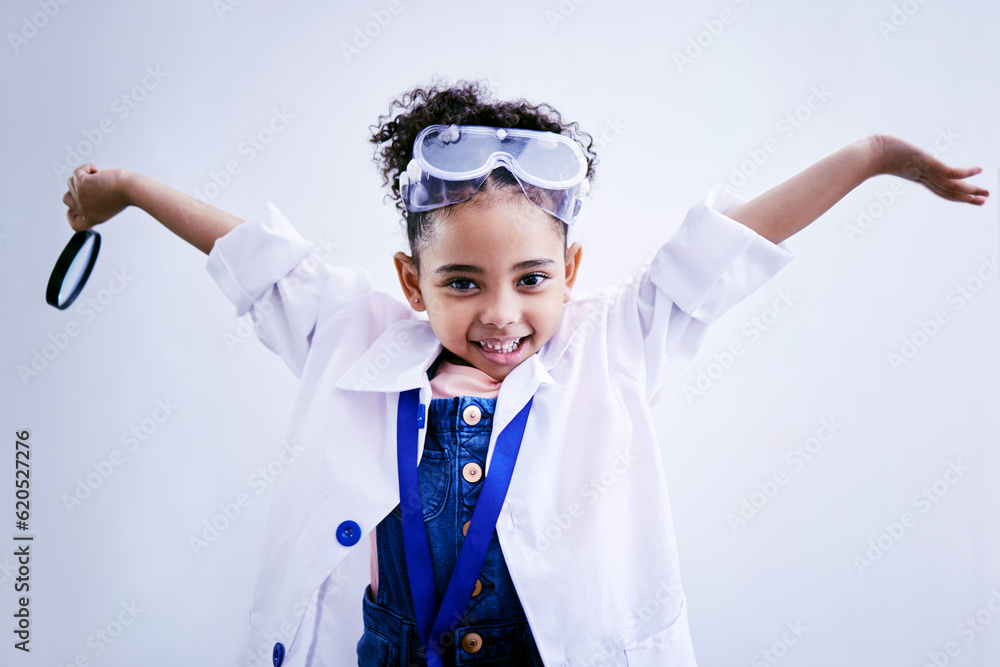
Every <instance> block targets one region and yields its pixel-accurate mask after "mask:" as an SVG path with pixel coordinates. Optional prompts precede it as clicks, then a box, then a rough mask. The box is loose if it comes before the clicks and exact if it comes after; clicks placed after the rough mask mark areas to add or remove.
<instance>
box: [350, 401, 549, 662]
mask: <svg viewBox="0 0 1000 667" xmlns="http://www.w3.org/2000/svg"><path fill="white" fill-rule="evenodd" d="M496 401H497V399H495V398H481V397H478V396H457V397H454V398H432V399H431V402H430V409H429V410H428V416H427V428H428V431H427V435H426V438H425V441H424V453H423V456H422V458H421V459H420V464H419V465H418V466H417V477H418V481H419V484H420V495H421V498H422V502H423V514H424V524H425V526H426V527H427V538H428V541H429V542H430V547H431V561H432V563H433V565H434V585H435V588H436V590H437V599H438V603H439V604H440V601H441V599H443V597H444V593H445V590H446V588H447V586H448V580H449V578H450V577H451V573H452V570H453V569H454V567H455V563H456V561H457V560H458V552H459V548H460V547H461V546H462V539H463V526H464V525H465V524H466V522H467V521H469V520H470V519H472V512H473V510H474V509H475V506H476V500H477V499H478V498H479V493H480V490H481V488H482V486H483V479H484V477H483V469H484V467H485V465H486V452H487V449H488V447H489V443H490V432H491V431H492V429H493V413H494V410H495V408H496ZM376 531H377V533H376V543H377V547H378V594H377V599H376V600H375V601H372V600H371V597H370V596H371V587H370V586H369V587H368V588H367V589H366V591H365V595H364V601H363V614H364V624H365V633H364V635H363V636H362V637H361V641H359V642H358V664H359V665H360V666H361V667H415V666H417V665H420V666H422V665H425V664H426V658H425V655H424V647H423V645H422V644H421V641H420V635H419V632H418V630H417V623H416V620H415V614H414V611H413V602H412V600H411V598H410V585H409V578H408V576H407V573H406V564H405V562H404V557H403V528H402V521H401V519H400V509H399V507H398V506H397V507H396V509H394V510H393V511H392V512H391V513H390V514H389V515H388V516H387V517H386V518H385V519H383V520H382V522H381V523H379V525H378V527H377V528H376ZM442 659H443V662H444V664H445V665H447V666H451V665H527V666H529V667H533V666H541V665H542V660H541V658H540V657H539V655H538V649H537V648H536V647H535V642H534V639H533V638H532V635H531V630H530V629H529V628H528V622H527V620H526V619H525V616H524V610H523V609H522V608H521V602H520V600H519V599H518V597H517V592H516V591H515V590H514V584H513V583H512V582H511V579H510V574H509V572H508V571H507V565H506V563H505V562H504V558H503V553H502V552H501V550H500V541H499V539H498V538H497V534H496V531H494V533H493V540H492V542H491V543H490V547H489V551H487V553H486V560H485V562H484V563H483V567H482V570H481V571H480V574H479V583H477V585H476V592H475V594H474V595H473V597H472V599H471V600H470V602H469V607H468V609H467V610H466V615H465V617H464V619H463V620H462V622H461V623H460V624H459V625H458V626H457V630H456V632H455V636H454V642H452V643H450V645H449V644H445V645H444V649H443V650H442Z"/></svg>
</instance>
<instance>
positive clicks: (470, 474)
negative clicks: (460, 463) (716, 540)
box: [462, 461, 483, 484]
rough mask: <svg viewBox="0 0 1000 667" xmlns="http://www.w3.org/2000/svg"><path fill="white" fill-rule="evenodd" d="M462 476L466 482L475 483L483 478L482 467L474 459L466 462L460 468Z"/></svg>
mask: <svg viewBox="0 0 1000 667" xmlns="http://www.w3.org/2000/svg"><path fill="white" fill-rule="evenodd" d="M462 477H464V478H465V481H466V482H469V483H470V484H475V483H476V482H478V481H479V480H481V479H482V478H483V469H482V468H481V467H480V466H479V464H478V463H476V462H475V461H472V462H471V463H466V464H465V466H464V467H463V468H462Z"/></svg>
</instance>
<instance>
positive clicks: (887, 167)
mask: <svg viewBox="0 0 1000 667" xmlns="http://www.w3.org/2000/svg"><path fill="white" fill-rule="evenodd" d="M869 141H870V142H871V144H872V147H873V148H874V150H875V151H876V154H877V155H878V160H879V162H878V173H881V174H892V175H893V176H900V177H902V178H906V179H909V180H911V181H915V182H917V183H920V184H922V185H924V186H925V187H926V188H927V189H928V190H930V191H931V192H933V193H934V194H936V195H938V196H940V197H944V198H945V199H949V200H951V201H958V202H968V203H969V204H975V205H977V206H981V205H982V204H983V202H985V201H986V198H987V197H988V196H989V194H990V193H989V191H987V190H985V189H983V188H981V187H979V186H978V185H973V184H972V183H968V182H966V181H965V180H964V179H966V178H968V177H970V176H975V175H976V174H978V173H980V172H982V169H981V168H979V167H967V168H965V169H959V168H957V167H949V166H948V165H946V164H945V163H943V162H941V161H940V160H938V159H937V158H935V157H934V156H933V155H931V154H929V153H927V152H926V151H924V150H922V149H920V148H917V147H916V146H914V145H913V144H909V143H907V142H905V141H903V140H902V139H897V138H896V137H890V136H888V135H884V134H876V135H873V136H871V137H869Z"/></svg>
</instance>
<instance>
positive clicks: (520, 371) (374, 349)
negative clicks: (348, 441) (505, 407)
mask: <svg viewBox="0 0 1000 667" xmlns="http://www.w3.org/2000/svg"><path fill="white" fill-rule="evenodd" d="M547 347H548V344H546V346H545V348H543V349H542V350H539V351H538V352H537V353H535V354H533V355H531V356H530V357H528V358H527V359H526V360H524V362H522V363H521V365H519V366H518V367H517V368H515V369H514V370H513V371H511V372H510V374H509V375H508V376H507V377H506V378H505V379H504V382H503V384H502V385H501V386H500V393H501V395H510V396H511V397H512V398H513V397H514V396H525V395H526V396H531V395H533V394H534V392H535V389H537V388H538V386H539V385H541V384H554V383H555V380H553V379H552V376H551V375H550V374H549V372H548V368H546V366H549V367H551V364H552V363H553V362H554V361H555V359H546V357H545V352H546V351H547ZM442 350H444V346H443V345H441V343H440V341H438V339H437V338H436V337H435V336H434V332H433V330H432V329H431V325H430V322H427V321H426V320H419V319H411V320H400V321H398V322H395V323H394V324H392V325H391V326H389V328H387V329H386V330H385V332H383V334H382V335H381V336H379V337H378V338H377V339H376V340H375V342H374V343H373V344H372V345H371V346H370V347H369V348H368V349H367V350H366V351H365V353H364V354H363V355H361V357H360V358H359V359H358V360H357V361H356V362H355V363H354V364H352V365H351V366H350V367H349V368H348V369H347V371H346V372H345V373H344V374H343V375H341V376H340V378H338V379H337V381H336V383H335V384H334V386H335V387H337V388H338V389H348V390H352V391H376V392H401V391H406V390H408V389H417V388H420V387H425V386H426V384H425V383H427V382H428V380H427V369H429V368H430V367H431V364H433V363H434V361H435V360H436V359H437V358H438V356H439V355H440V354H441V352H442ZM550 356H551V355H550ZM557 356H561V353H560V355H557ZM543 359H546V360H547V361H549V363H548V364H546V363H544V362H543ZM524 400H527V398H525V399H524Z"/></svg>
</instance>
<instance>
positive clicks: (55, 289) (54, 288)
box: [45, 229, 101, 310]
mask: <svg viewBox="0 0 1000 667" xmlns="http://www.w3.org/2000/svg"><path fill="white" fill-rule="evenodd" d="M91 236H93V237H94V252H92V253H90V261H88V262H87V268H85V269H84V270H83V276H82V277H81V278H80V282H78V283H77V284H76V287H75V288H73V292H72V293H71V294H70V295H69V298H68V299H66V303H64V304H63V305H61V306H60V305H59V290H61V289H62V284H63V280H64V279H65V278H66V272H67V271H69V267H70V266H71V265H72V264H73V259H74V258H75V257H76V254H77V253H78V252H80V248H82V247H83V244H84V243H86V242H87V238H89V237H91ZM100 248H101V235H100V234H98V233H97V232H94V231H91V230H89V229H87V230H84V231H82V232H77V233H76V234H73V238H71V239H70V240H69V243H67V244H66V247H65V248H63V251H62V254H61V255H59V259H58V260H56V266H55V268H54V269H52V275H51V276H49V286H48V288H46V290H45V301H46V302H47V303H48V304H49V305H50V306H55V307H56V308H58V309H59V310H65V309H67V308H69V307H70V304H72V303H73V302H74V301H76V297H77V296H79V294H80V291H81V290H82V289H83V286H84V285H85V284H86V283H87V279H88V278H90V272H91V271H92V270H93V268H94V264H95V263H96V262H97V251H98V250H100Z"/></svg>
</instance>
